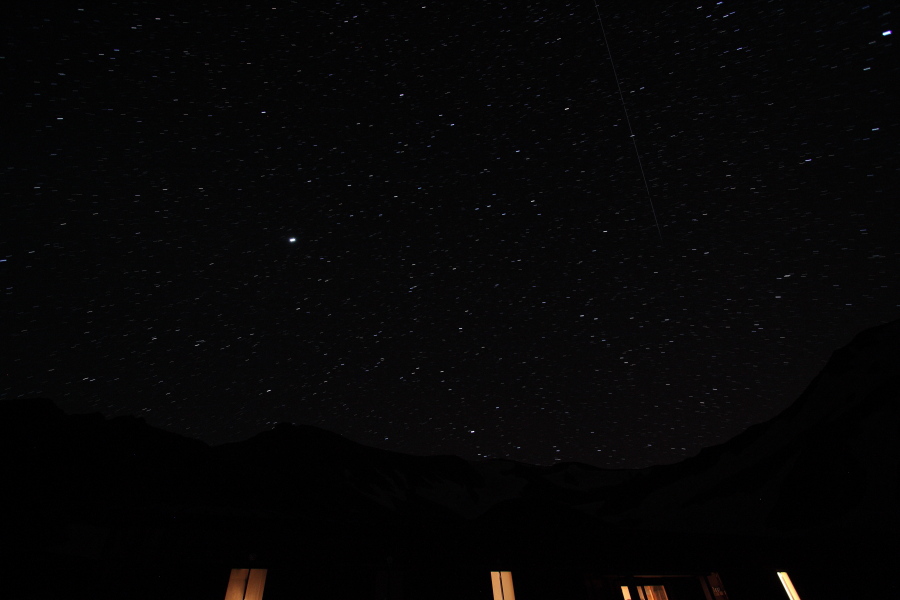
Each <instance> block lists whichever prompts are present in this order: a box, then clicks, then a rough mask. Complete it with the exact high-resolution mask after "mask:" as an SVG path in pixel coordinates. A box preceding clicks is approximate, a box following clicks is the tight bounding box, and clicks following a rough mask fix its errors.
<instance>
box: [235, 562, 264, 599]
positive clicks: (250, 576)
mask: <svg viewBox="0 0 900 600" xmlns="http://www.w3.org/2000/svg"><path fill="white" fill-rule="evenodd" d="M265 585H266V569H232V570H231V577H229V578H228V589H227V590H225V600H262V597H263V588H264V587H265Z"/></svg>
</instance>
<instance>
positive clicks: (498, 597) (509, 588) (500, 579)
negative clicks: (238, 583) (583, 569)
mask: <svg viewBox="0 0 900 600" xmlns="http://www.w3.org/2000/svg"><path fill="white" fill-rule="evenodd" d="M491 587H493V588H494V600H516V593H515V592H514V591H513V582H512V573H511V572H509V571H491ZM229 600H230V599H229Z"/></svg>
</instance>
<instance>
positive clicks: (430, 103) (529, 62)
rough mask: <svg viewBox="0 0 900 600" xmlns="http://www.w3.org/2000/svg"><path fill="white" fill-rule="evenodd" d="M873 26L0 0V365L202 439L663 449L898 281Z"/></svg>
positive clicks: (878, 316) (480, 449) (893, 151)
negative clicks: (328, 438) (306, 430)
mask: <svg viewBox="0 0 900 600" xmlns="http://www.w3.org/2000/svg"><path fill="white" fill-rule="evenodd" d="M598 11H599V14H600V15H601V16H602V19H603V26H604V28H605V32H606V38H607V40H606V43H604V36H603V34H602V32H601V26H600V22H599V20H598ZM893 26H894V24H893V15H892V14H891V12H890V7H889V6H888V5H887V4H886V3H881V4H878V3H868V4H867V3H864V2H842V3H821V2H816V3H813V2H807V1H804V2H790V3H788V2H777V1H765V2H764V1H757V0H754V1H751V2H736V1H734V0H724V1H721V2H712V1H709V2H695V3H693V4H686V3H669V4H667V5H663V4H662V3H653V4H652V5H647V6H644V5H641V6H637V5H636V3H628V2H620V1H616V2H600V3H598V4H597V5H596V6H595V5H594V3H593V2H592V0H584V1H579V2H575V1H559V2H550V1H538V2H522V3H512V2H506V1H499V2H469V1H463V2H442V3H438V2H431V1H426V0H422V1H421V2H418V3H392V2H365V1H364V2H354V3H348V2H343V1H331V2H273V3H269V4H258V5H251V4H237V3H234V4H231V3H228V4H226V3H215V2H205V3H174V2H162V1H146V2H133V3H131V2H129V3H120V2H111V1H107V0H104V1H101V2H97V3H91V4H84V5H81V6H80V7H79V6H78V5H76V4H70V5H69V6H66V7H62V6H56V5H54V6H53V7H52V8H49V7H42V6H37V5H36V6H30V5H29V6H22V7H18V8H17V9H15V11H13V12H12V13H10V14H9V15H8V18H7V19H6V22H5V24H4V30H5V36H4V37H5V39H6V44H5V50H4V56H3V57H2V58H0V63H2V64H4V66H5V73H6V75H5V78H6V85H5V86H4V87H5V90H4V91H3V96H4V99H5V103H6V107H7V108H6V119H5V120H6V123H5V124H4V135H3V140H4V142H3V147H4V150H5V161H4V162H5V168H4V174H3V183H4V185H3V195H4V199H3V206H4V209H3V223H4V225H5V227H4V228H3V229H4V234H3V236H2V237H3V239H2V240H0V259H2V262H0V277H2V281H3V287H4V294H5V296H4V303H3V321H4V324H5V331H6V332H5V334H4V338H5V340H6V342H5V343H4V346H5V347H6V348H7V353H6V354H7V358H6V360H4V364H3V380H2V386H0V394H2V397H4V398H23V397H31V396H43V397H50V398H54V399H55V400H56V401H57V402H58V404H59V405H60V406H61V407H62V408H64V409H65V410H68V411H72V412H87V411H99V412H101V413H103V414H105V415H108V416H113V415H122V414H129V415H138V416H141V417H143V418H145V419H146V420H147V422H149V423H151V424H153V425H158V426H161V427H164V428H166V429H169V430H171V431H175V432H178V433H181V434H185V435H188V436H192V437H197V438H200V439H203V440H205V441H208V442H210V443H222V442H227V441H236V440H240V439H245V438H247V437H249V436H251V435H253V434H254V433H257V432H259V431H262V430H265V429H268V428H270V427H272V426H273V425H274V424H275V423H278V422H282V421H287V422H297V423H309V424H313V425H317V426H320V427H324V428H326V429H330V430H332V431H336V432H339V433H341V434H343V435H345V436H347V437H349V438H350V439H353V440H356V441H359V442H361V443H365V444H370V445H375V446H378V447H382V448H387V449H391V450H398V451H404V452H412V453H418V454H457V455H460V456H463V457H465V458H511V459H515V460H520V461H524V462H530V463H539V464H550V463H553V462H557V461H569V460H578V461H583V462H588V463H592V464H595V465H599V466H604V467H642V466H647V465H650V464H656V463H666V462H673V461H677V460H680V459H682V458H684V457H687V456H690V455H693V454H695V453H696V452H698V451H699V450H700V449H701V448H703V447H705V446H709V445H712V444H716V443H720V442H723V441H725V440H727V439H729V438H730V437H732V436H734V435H736V434H738V433H740V432H741V431H743V430H744V429H746V428H747V427H748V426H749V425H752V424H754V423H758V422H761V421H764V420H767V419H769V418H771V417H773V416H775V415H776V414H777V413H778V412H780V411H781V410H783V409H784V408H786V407H787V406H788V405H789V404H790V403H791V402H792V401H793V400H795V399H796V398H797V396H799V394H800V393H801V392H802V391H803V389H804V388H805V386H806V385H807V384H808V383H809V382H810V381H811V380H812V378H813V377H814V376H815V375H816V374H817V373H818V371H819V369H821V368H822V366H824V364H825V361H826V360H827V358H828V356H829V355H830V353H831V352H832V351H834V350H835V349H837V348H838V347H839V346H841V345H843V344H845V343H846V342H848V341H849V339H850V338H851V337H852V335H854V334H855V333H857V332H858V331H860V330H862V329H864V328H866V327H870V326H872V325H875V324H878V323H881V322H886V321H889V320H893V319H895V318H897V316H898V306H900V295H898V283H897V273H898V257H900V245H898V241H897V240H898V239H900V236H898V235H897V223H898V222H900V220H898V218H900V208H898V207H900V205H898V203H897V195H896V194H897V185H896V182H897V168H898V151H897V137H896V136H897V128H898V117H897V111H896V105H897V102H896V96H895V95H894V92H892V91H891V90H892V89H893V86H894V83H895V82H896V80H897V78H898V74H900V72H898V64H897V59H896V49H895V47H894V45H893V36H892V35H890V34H891V28H892V27H893ZM607 43H608V46H607ZM610 51H611V53H612V56H613V58H614V64H615V68H616V72H617V75H614V74H613V69H612V64H611V63H610V59H609V55H610ZM619 86H621V97H620V92H619ZM623 102H624V103H625V105H626V107H627V110H628V114H629V116H630V120H631V124H630V127H631V129H632V130H633V133H629V124H628V123H627V122H626V118H625V113H624V111H623V106H622V103H623ZM632 135H633V136H634V138H632V137H631V136H632ZM634 143H636V144H638V146H639V149H640V157H641V161H642V167H643V173H644V175H643V176H642V171H641V167H640V166H639V164H638V161H637V160H636V157H635V152H634V147H633V144H634ZM644 176H645V177H646V186H645V180H644ZM647 188H649V190H648V189H647ZM648 191H649V192H650V194H651V195H652V201H653V206H654V209H655V213H656V215H655V216H656V218H657V220H658V227H657V223H656V221H655V220H654V214H653V212H651V206H650V204H649V203H648V195H647V193H648Z"/></svg>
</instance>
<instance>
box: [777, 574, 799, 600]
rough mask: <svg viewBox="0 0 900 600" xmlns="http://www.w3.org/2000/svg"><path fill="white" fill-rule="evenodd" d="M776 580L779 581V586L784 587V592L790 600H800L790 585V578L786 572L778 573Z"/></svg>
mask: <svg viewBox="0 0 900 600" xmlns="http://www.w3.org/2000/svg"><path fill="white" fill-rule="evenodd" d="M778 579H780V580H781V585H783V586H784V591H785V592H787V595H788V598H790V600H800V595H799V594H797V590H796V589H795V588H794V584H793V583H791V578H790V577H788V574H787V573H786V572H784V571H778Z"/></svg>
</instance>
